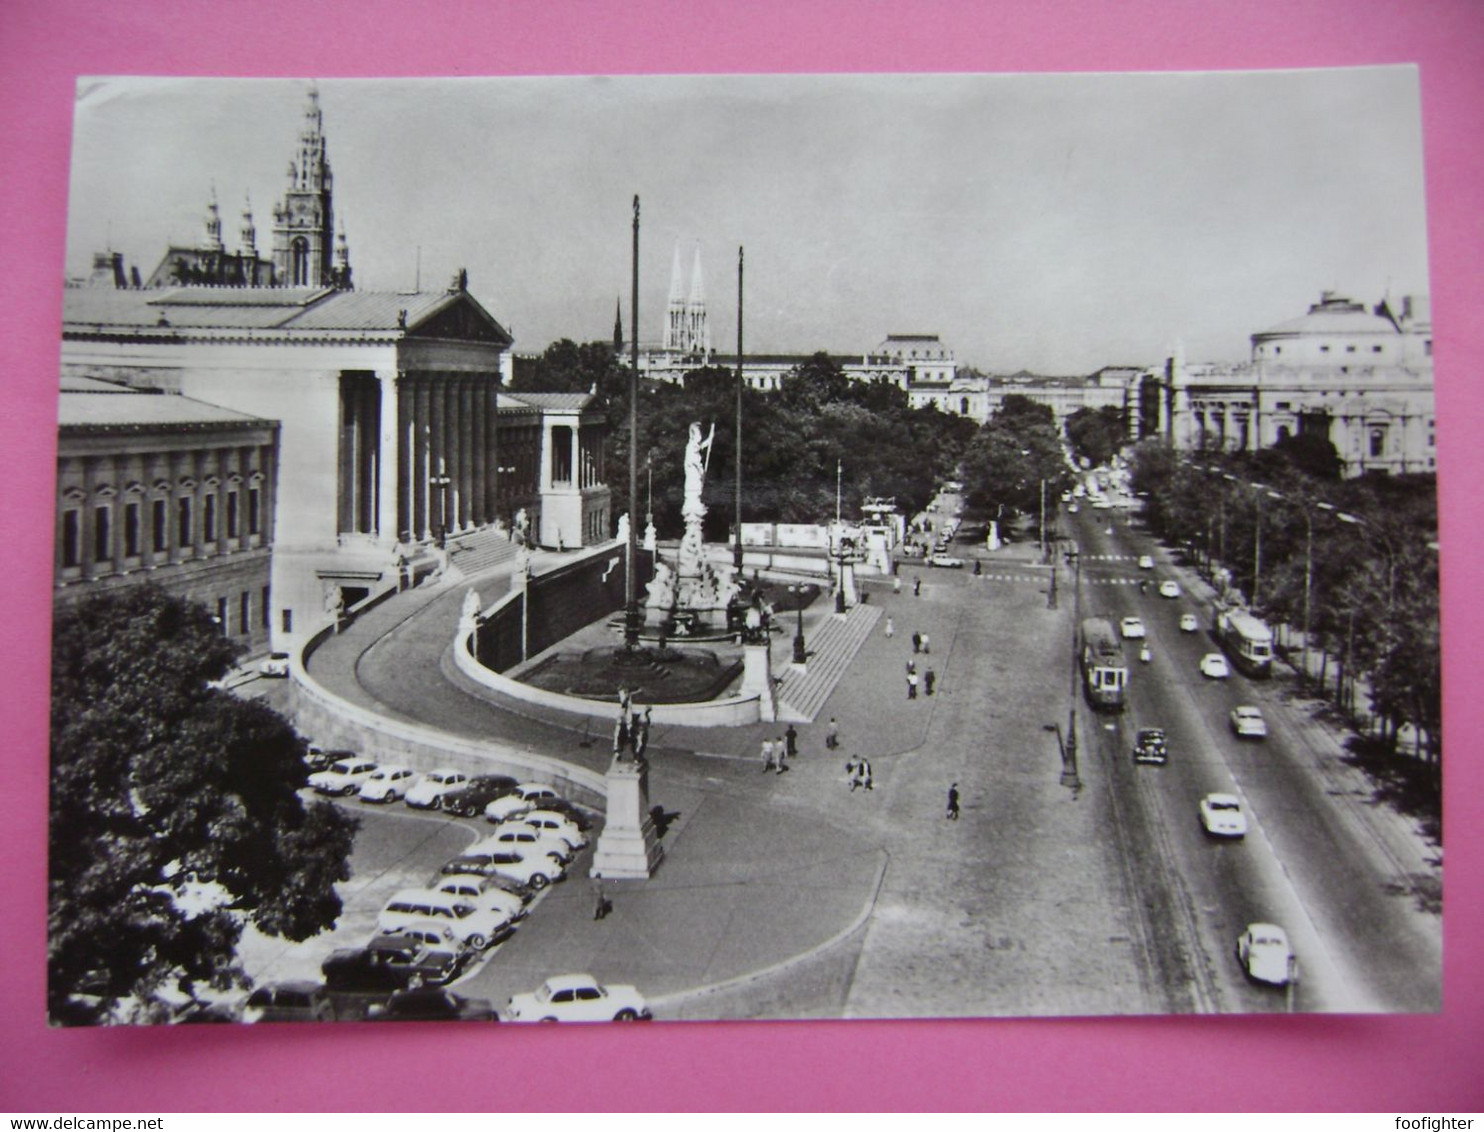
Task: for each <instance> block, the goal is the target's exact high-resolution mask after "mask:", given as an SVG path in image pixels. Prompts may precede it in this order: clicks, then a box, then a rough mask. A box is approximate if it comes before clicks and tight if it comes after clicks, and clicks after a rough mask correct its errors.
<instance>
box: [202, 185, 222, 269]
mask: <svg viewBox="0 0 1484 1132" xmlns="http://www.w3.org/2000/svg"><path fill="white" fill-rule="evenodd" d="M201 247H202V248H203V249H204V250H205V251H209V252H219V251H221V250H222V214H221V210H220V209H219V208H217V204H216V186H215V185H212V186H211V203H209V204H208V205H207V206H206V242H205V243H203V244H202V245H201Z"/></svg>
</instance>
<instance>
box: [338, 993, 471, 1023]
mask: <svg viewBox="0 0 1484 1132" xmlns="http://www.w3.org/2000/svg"><path fill="white" fill-rule="evenodd" d="M366 1017H368V1018H371V1019H374V1020H376V1021H380V1022H498V1021H499V1020H500V1019H499V1016H498V1015H497V1014H496V1013H495V1007H494V1004H493V1003H492V1002H490V1000H489V999H487V998H465V997H464V996H463V995H461V994H454V992H453V991H451V990H444V989H443V988H441V987H419V988H417V989H416V990H405V991H398V992H397V993H396V994H394V995H392V996H391V998H389V999H387V1001H386V1005H385V1006H373V1007H371V1010H370V1012H369V1013H368V1014H367V1015H366Z"/></svg>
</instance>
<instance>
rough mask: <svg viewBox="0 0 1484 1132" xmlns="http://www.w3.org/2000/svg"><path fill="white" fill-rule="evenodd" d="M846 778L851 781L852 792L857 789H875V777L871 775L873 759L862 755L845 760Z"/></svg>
mask: <svg viewBox="0 0 1484 1132" xmlns="http://www.w3.org/2000/svg"><path fill="white" fill-rule="evenodd" d="M845 779H846V781H847V782H849V783H850V792H851V793H852V794H853V793H855V791H856V790H858V789H859V790H875V789H876V784H875V779H873V778H872V777H871V760H870V759H868V758H866V757H865V756H864V755H861V756H860V757H859V758H854V759H847V760H846V762H845Z"/></svg>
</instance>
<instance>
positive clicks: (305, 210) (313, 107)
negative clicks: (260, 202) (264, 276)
mask: <svg viewBox="0 0 1484 1132" xmlns="http://www.w3.org/2000/svg"><path fill="white" fill-rule="evenodd" d="M333 191H334V178H333V176H332V174H331V172H330V158H329V151H328V149H327V147H326V145H325V134H324V111H323V110H321V108H320V104H319V88H318V87H317V86H315V85H314V84H313V83H311V84H310V86H309V93H308V99H307V101H306V103H305V106H304V119H303V122H302V124H301V126H300V128H299V145H298V149H297V150H296V151H295V154H294V159H293V160H292V161H290V162H289V184H288V190H287V191H286V192H285V193H284V197H283V202H282V203H281V204H280V205H279V206H278V207H277V208H276V209H274V212H273V220H274V224H273V268H274V275H275V276H276V278H277V281H278V283H279V284H280V285H282V286H289V287H326V286H333V285H335V284H336V282H337V280H340V279H344V280H348V279H349V277H350V270H349V269H350V264H349V261H348V260H347V261H346V262H344V263H337V262H336V251H337V249H336V247H335V238H334V234H335V215H334V205H333V199H334V198H333ZM341 285H347V284H345V283H342V284H341Z"/></svg>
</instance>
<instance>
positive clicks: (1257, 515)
mask: <svg viewBox="0 0 1484 1132" xmlns="http://www.w3.org/2000/svg"><path fill="white" fill-rule="evenodd" d="M1339 468H1340V461H1339V458H1338V456H1337V454H1336V453H1335V452H1334V449H1333V446H1332V445H1329V444H1328V442H1323V441H1319V442H1316V441H1315V440H1314V439H1313V438H1299V439H1295V440H1294V441H1291V442H1289V443H1287V444H1281V445H1278V446H1275V447H1274V448H1269V449H1264V450H1262V451H1260V452H1257V453H1226V454H1201V453H1197V454H1194V455H1191V456H1181V455H1179V454H1177V453H1176V452H1174V451H1172V450H1171V449H1170V448H1169V447H1168V446H1166V445H1165V444H1164V443H1163V442H1160V441H1145V442H1144V443H1142V444H1140V445H1139V446H1138V448H1136V449H1135V451H1134V461H1133V486H1134V489H1135V490H1136V491H1138V492H1139V493H1140V494H1142V495H1144V496H1145V497H1146V499H1145V507H1146V510H1145V515H1146V518H1147V519H1148V522H1149V526H1150V528H1151V529H1152V530H1153V531H1154V532H1155V533H1156V534H1158V535H1159V536H1161V537H1162V538H1164V539H1165V540H1167V541H1169V542H1171V543H1172V544H1175V545H1180V546H1183V547H1185V548H1187V549H1188V551H1189V552H1190V553H1191V554H1192V555H1194V556H1195V557H1196V558H1197V559H1199V560H1201V561H1203V562H1204V563H1206V564H1207V565H1208V566H1209V567H1211V568H1212V569H1213V570H1214V569H1216V568H1217V567H1220V568H1224V569H1225V570H1227V571H1228V572H1229V574H1230V577H1231V581H1232V585H1233V586H1234V587H1236V588H1237V589H1239V590H1240V591H1241V592H1242V593H1243V594H1245V595H1246V596H1247V597H1248V599H1250V600H1251V602H1252V604H1253V605H1254V606H1255V607H1256V608H1257V610H1258V611H1259V612H1260V613H1261V614H1262V615H1263V616H1264V617H1265V618H1266V619H1267V620H1268V621H1270V622H1271V623H1274V624H1283V625H1287V626H1293V627H1298V628H1301V627H1302V626H1303V625H1304V624H1305V623H1306V622H1307V624H1308V626H1309V634H1310V647H1311V648H1312V649H1316V650H1317V651H1318V655H1319V657H1320V667H1319V671H1318V674H1317V679H1318V683H1319V686H1320V688H1321V689H1322V690H1323V691H1324V692H1325V693H1326V694H1329V695H1333V696H1334V697H1335V698H1336V700H1337V701H1338V702H1340V703H1341V704H1342V705H1344V706H1347V707H1353V706H1354V684H1355V680H1356V679H1357V678H1359V677H1363V678H1364V679H1365V680H1366V682H1367V683H1368V685H1369V687H1370V694H1371V705H1372V708H1373V710H1374V711H1375V712H1376V713H1377V714H1378V716H1379V717H1380V719H1381V720H1382V721H1383V723H1384V732H1383V733H1384V735H1385V736H1386V738H1387V740H1388V742H1389V744H1390V745H1391V746H1392V748H1393V749H1394V747H1395V743H1396V734H1397V730H1398V729H1399V728H1400V727H1401V726H1402V725H1403V724H1408V723H1410V724H1412V725H1413V726H1415V727H1416V728H1417V729H1418V730H1419V733H1420V735H1421V737H1422V740H1423V744H1424V749H1425V752H1426V755H1427V757H1428V758H1429V760H1430V761H1431V762H1432V763H1433V765H1434V766H1435V767H1437V766H1439V765H1440V762H1441V729H1440V728H1441V714H1442V687H1441V652H1440V645H1439V593H1438V557H1437V552H1436V550H1435V549H1434V547H1435V545H1436V539H1437V485H1436V481H1435V479H1434V478H1433V477H1432V476H1367V477H1362V478H1359V479H1350V480H1342V479H1340V476H1339ZM1306 606H1307V608H1306ZM1331 681H1332V682H1331Z"/></svg>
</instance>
